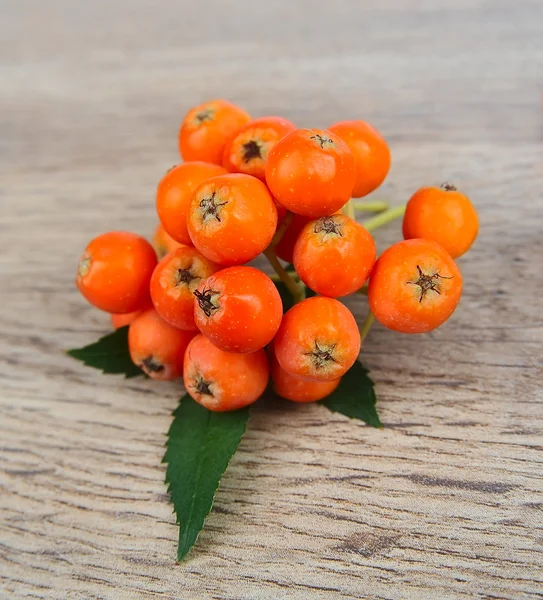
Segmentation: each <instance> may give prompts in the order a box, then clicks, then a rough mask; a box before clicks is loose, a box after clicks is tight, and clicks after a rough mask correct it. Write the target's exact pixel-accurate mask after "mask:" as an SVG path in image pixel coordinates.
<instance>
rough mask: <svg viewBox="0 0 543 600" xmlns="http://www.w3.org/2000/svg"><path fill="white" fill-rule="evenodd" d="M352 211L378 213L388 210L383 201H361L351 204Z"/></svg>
mask: <svg viewBox="0 0 543 600" xmlns="http://www.w3.org/2000/svg"><path fill="white" fill-rule="evenodd" d="M353 204H354V209H355V210H358V211H361V212H374V213H380V212H383V211H384V210H388V208H389V206H390V205H389V203H388V202H385V201H384V200H366V201H364V200H362V201H355V202H353Z"/></svg>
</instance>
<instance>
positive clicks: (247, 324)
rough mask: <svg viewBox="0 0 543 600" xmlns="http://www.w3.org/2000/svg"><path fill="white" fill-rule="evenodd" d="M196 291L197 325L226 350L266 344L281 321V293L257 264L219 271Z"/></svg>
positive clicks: (259, 346) (251, 348)
mask: <svg viewBox="0 0 543 600" xmlns="http://www.w3.org/2000/svg"><path fill="white" fill-rule="evenodd" d="M194 295H195V296H196V299H197V302H195V303H194V320H195V321H196V325H197V326H198V328H199V329H200V331H201V332H202V333H203V334H204V335H205V336H206V337H207V338H208V339H209V340H211V341H212V342H213V344H214V345H215V346H217V348H220V349H221V350H225V351H226V352H255V351H256V350H259V349H260V348H263V347H264V346H266V344H269V343H270V342H271V341H272V340H273V337H274V336H275V334H276V333H277V330H278V329H279V325H280V324H281V319H282V317H283V303H282V302H281V296H280V295H279V292H278V291H277V288H276V287H275V285H274V284H273V282H272V280H271V279H270V278H269V277H268V276H267V275H266V274H265V273H263V272H262V271H259V270H258V269H255V268H254V267H230V268H229V269H224V270H223V271H220V272H219V273H215V275H212V276H211V277H208V279H206V280H205V281H203V282H202V283H201V284H200V287H199V288H198V289H197V290H196V291H195V292H194Z"/></svg>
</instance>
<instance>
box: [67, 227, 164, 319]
mask: <svg viewBox="0 0 543 600" xmlns="http://www.w3.org/2000/svg"><path fill="white" fill-rule="evenodd" d="M156 263H157V258H156V254H155V251H154V249H153V247H152V246H151V244H150V243H149V242H148V241H147V240H146V239H145V238H143V237H141V236H140V235H136V234H135V233H128V232H125V231H111V232H109V233H104V234H102V235H99V236H98V237H96V238H94V239H93V240H92V241H91V242H90V243H89V245H88V246H87V248H86V249H85V252H84V253H83V256H82V257H81V259H80V260H79V265H78V269H77V276H76V284H77V287H78V288H79V291H80V292H81V294H83V296H84V297H85V298H86V299H87V300H88V301H89V302H90V303H91V304H92V305H93V306H96V307H97V308H99V309H100V310H104V311H106V312H109V313H129V312H134V311H135V310H139V309H142V308H145V307H146V306H147V305H148V304H149V281H150V280H151V274H152V272H153V269H154V268H155V266H156Z"/></svg>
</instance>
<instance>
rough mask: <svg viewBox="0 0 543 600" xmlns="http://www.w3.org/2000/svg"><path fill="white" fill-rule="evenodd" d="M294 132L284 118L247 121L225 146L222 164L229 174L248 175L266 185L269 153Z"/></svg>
mask: <svg viewBox="0 0 543 600" xmlns="http://www.w3.org/2000/svg"><path fill="white" fill-rule="evenodd" d="M295 129H296V127H295V126H294V124H293V123H291V122H290V121H288V120H287V119H283V117H261V118H260V119H255V120H254V121H249V123H247V124H246V125H244V126H243V127H242V128H241V129H240V130H239V131H238V133H237V134H236V136H235V137H234V138H232V139H231V140H230V141H229V142H228V143H227V144H226V147H225V149H224V156H223V162H222V164H223V166H224V167H225V168H226V169H227V170H228V171H230V172H232V173H247V174H248V175H253V177H258V179H261V180H262V181H265V180H266V179H265V168H266V160H267V158H268V153H269V151H270V150H271V148H272V147H273V145H274V144H275V143H276V142H278V141H279V140H280V139H281V138H282V137H284V136H285V135H286V134H287V133H290V132H291V131H294V130H295Z"/></svg>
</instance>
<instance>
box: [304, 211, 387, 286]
mask: <svg viewBox="0 0 543 600" xmlns="http://www.w3.org/2000/svg"><path fill="white" fill-rule="evenodd" d="M375 256H376V250H375V243H374V241H373V238H372V237H371V234H370V233H369V232H368V231H367V230H366V229H364V227H362V225H360V223H357V222H356V221H355V220H354V219H350V218H349V217H347V216H345V215H332V216H331V217H322V218H320V219H317V220H316V221H311V222H310V223H308V224H307V225H306V226H305V227H304V228H303V229H302V231H301V233H300V235H299V236H298V240H297V242H296V245H295V247H294V268H295V269H296V272H297V273H298V275H299V276H300V279H301V280H302V281H303V282H304V283H305V284H306V285H307V286H309V287H310V288H311V289H312V290H314V291H315V292H317V293H318V294H321V295H323V296H330V297H331V298H337V297H339V296H346V295H348V294H353V293H354V292H356V291H357V290H359V289H360V288H361V287H362V286H363V285H364V283H365V282H366V280H367V278H368V277H369V274H370V271H371V268H372V267H373V264H374V263H375Z"/></svg>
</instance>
